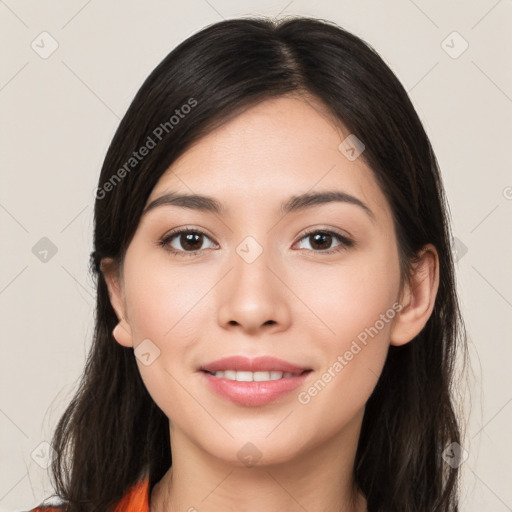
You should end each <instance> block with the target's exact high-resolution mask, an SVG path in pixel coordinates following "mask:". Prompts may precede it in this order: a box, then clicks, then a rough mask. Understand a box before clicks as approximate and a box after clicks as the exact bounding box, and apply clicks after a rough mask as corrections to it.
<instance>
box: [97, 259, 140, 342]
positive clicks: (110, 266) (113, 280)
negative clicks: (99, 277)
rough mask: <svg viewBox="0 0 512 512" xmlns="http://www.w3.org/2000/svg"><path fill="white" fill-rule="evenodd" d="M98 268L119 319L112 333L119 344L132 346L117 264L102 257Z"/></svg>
mask: <svg viewBox="0 0 512 512" xmlns="http://www.w3.org/2000/svg"><path fill="white" fill-rule="evenodd" d="M100 269H101V273H102V274H103V277H104V279H105V282H106V284H107V288H108V294H109V297H110V303H111V304H112V307H113V308H114V311H115V313H116V316H117V318H118V320H119V323H118V324H117V325H116V326H115V327H114V329H113V331H112V335H113V336H114V338H115V340H116V341H117V342H118V343H119V344H120V345H123V346H124V347H133V337H132V330H131V327H130V324H129V323H128V319H127V317H126V302H125V299H124V290H123V285H122V278H121V275H120V274H121V273H120V270H119V266H118V265H117V264H116V263H115V262H114V260H113V259H112V258H103V259H102V260H101V262H100Z"/></svg>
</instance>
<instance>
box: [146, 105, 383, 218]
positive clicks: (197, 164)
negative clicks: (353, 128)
mask: <svg viewBox="0 0 512 512" xmlns="http://www.w3.org/2000/svg"><path fill="white" fill-rule="evenodd" d="M349 135H350V132H349V131H348V130H347V129H346V128H345V127H344V126H343V125H342V124H341V123H334V122H333V119H332V116H331V115H330V114H329V113H328V112H326V110H325V108H324V107H323V106H322V105H321V104H320V103H319V102H316V101H315V100H314V99H311V98H307V99H305V98H299V97H279V98H274V99H269V100H266V101H264V102H262V103H259V104H257V105H256V106H253V107H251V108H249V109H248V110H246V111H244V112H243V113H241V114H240V115H238V116H236V117H234V118H233V119H231V120H229V121H228V122H226V123H225V124H223V125H222V126H220V127H218V128H217V129H215V130H214V131H212V132H211V133H209V134H208V135H206V136H204V137H203V138H201V139H200V140H199V141H197V142H196V143H195V144H194V145H193V146H191V147H190V148H189V149H188V150H187V151H185V152H184V153H183V154H182V155H181V156H180V157H179V158H178V159H177V160H176V161H175V162H174V163H173V164H172V165H171V166H170V168H169V169H168V170H167V171H166V172H165V173H164V174H163V175H162V176H161V178H160V180H159V181H158V183H157V184H156V186H155V187H154V189H153V191H152V193H151V195H150V197H149V198H148V203H150V202H151V201H153V200H154V199H155V198H158V197H159V196H161V195H162V194H164V193H167V192H169V191H176V192H181V193H187V194H201V195H208V196H213V197H215V198H218V199H219V201H220V202H221V203H222V204H223V205H225V210H226V213H227V214H230V213H233V214H236V213H237V211H238V212H239V211H240V210H241V209H243V210H244V211H245V212H249V211H251V210H253V211H258V210H261V209H262V208H264V207H267V206H273V207H276V206H277V205H278V203H279V204H281V203H282V201H283V200H285V199H287V198H289V197H290V196H292V195H298V194H303V193H305V192H315V191H317V190H321V191H325V190H336V191H342V192H345V193H347V194H350V195H353V196H355V197H357V198H359V199H360V200H361V201H363V202H364V203H366V204H368V205H369V206H370V205H371V206H370V207H371V209H372V210H373V211H374V212H375V214H376V216H377V217H386V216H387V217H389V216H390V211H389V207H388V205H387V201H386V199H385V197H384V195H383V194H382V191H381V190H380V188H379V186H378V184H377V182H376V181H375V177H374V175H373V172H372V171H371V169H370V168H369V167H368V166H367V165H366V164H365V162H364V161H363V160H362V158H357V159H355V160H349V159H348V158H347V157H346V156H345V154H344V153H343V152H342V151H341V150H340V149H339V146H340V143H341V142H342V141H343V140H344V139H345V138H346V137H347V136H349ZM233 209H234V210H236V211H232V210H233Z"/></svg>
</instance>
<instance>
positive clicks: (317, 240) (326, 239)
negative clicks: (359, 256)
mask: <svg viewBox="0 0 512 512" xmlns="http://www.w3.org/2000/svg"><path fill="white" fill-rule="evenodd" d="M301 240H307V241H308V242H309V245H310V249H309V248H307V247H306V249H308V250H312V251H314V252H320V253H325V254H331V253H334V252H338V251H341V250H344V249H346V248H348V247H352V246H353V245H354V242H352V240H349V239H348V238H346V237H345V236H342V235H340V234H339V233H335V232H334V231H329V230H316V231H310V232H309V233H306V234H305V235H304V236H303V237H302V238H301ZM336 240H338V242H339V243H338V244H337V245H335V246H334V248H331V245H332V243H333V241H336Z"/></svg>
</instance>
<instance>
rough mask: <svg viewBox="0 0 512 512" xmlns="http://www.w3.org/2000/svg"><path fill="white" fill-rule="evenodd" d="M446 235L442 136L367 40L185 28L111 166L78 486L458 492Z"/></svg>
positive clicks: (72, 443) (386, 510)
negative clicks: (438, 138)
mask: <svg viewBox="0 0 512 512" xmlns="http://www.w3.org/2000/svg"><path fill="white" fill-rule="evenodd" d="M450 246H451V234H450V226H449V218H448V209H447V203H446V199H445V195H444V191H443V186H442V181H441V177H440V173H439V170H438V166H437V162H436V158H435V155H434V153H433V150H432V147H431V144H430V142H429V139H428V137H427V135H426V133H425V131H424V129H423V127H422V124H421V122H420V120H419V118H418V116H417V114H416V112H415V110H414V108H413V106H412V104H411V102H410V100H409V98H408V96H407V94H406V92H405V90H404V88H403V87H402V85H401V84H400V83H399V81H398V79H397V78H396V77H395V76H394V74H393V73H392V72H391V70H390V69H389V68H388V67H387V66H386V64H385V63H384V62H383V60H382V59H381V58H380V57H379V56H378V55H377V53H376V52H375V51H374V50H373V49H372V48H370V47H369V46H368V45H367V44H366V43H364V42H363V41H362V40H361V39H359V38H357V37H356V36H354V35H352V34H350V33H348V32H346V31H345V30H343V29H341V28H339V27H338V26H336V25H335V24H333V23H330V22H326V21H320V20H315V19H309V18H292V19H288V20H284V21H280V22H276V21H271V20H268V19H257V18H253V19H233V20H227V21H223V22H220V23H217V24H214V25H211V26H209V27H207V28H205V29H203V30H202V31H200V32H198V33H197V34H195V35H193V36H192V37H190V38H188V39H187V40H186V41H184V42H183V43H182V44H180V45H179V46H178V47H177V48H176V49H175V50H173V51H172V52H171V53H170V54H169V55H168V56H167V57H166V58H165V59H164V60H163V61H162V62H161V63H160V64H159V65H158V66H157V68H156V69H155V70H154V71H153V72H152V73H151V75H150V76H149V77H148V78H147V80H146V81H145V83H144V84H143V85H142V87H141V89H140V90H139V92H138V93H137V95H136V97H135V99H134V100H133V102H132V104H131V106H130V107H129V109H128V111H127V113H126V115H125V116H124V118H123V119H122V121H121V123H120V126H119V128H118V130H117V133H116V134H115V136H114V139H113V141H112V143H111V145H110V148H109V150H108V152H107V155H106V158H105V162H104V165H103V168H102V171H101V176H100V179H99V185H98V188H97V191H96V204H95V230H94V248H95V250H94V252H93V254H92V261H93V268H94V270H95V272H96V273H97V287H98V288H97V313H96V328H95V335H94V343H93V346H92V349H91V352H90V354H89V358H88V361H87V365H86V368H85V372H84V375H83V379H82V383H81V386H80V389H79V390H78V392H77V394H76V396H75V398H74V399H73V401H72V403H71V404H70V405H69V407H68V409H67V410H66V412H65V413H64V415H63V417H62V418H61V420H60V422H59V424H58V426H57V429H56V432H55V435H54V439H53V443H52V444H53V447H54V449H55V450H56V457H55V460H54V461H53V465H52V471H53V478H54V480H55V488H56V490H57V496H58V497H59V498H60V499H61V500H62V501H63V507H64V504H65V505H67V508H66V510H69V511H71V512H75V511H76V512H78V511H93V510H94V511H106V510H115V512H121V511H135V510H137V511H151V512H164V511H175V510H189V511H194V510H198V511H218V510H234V509H235V507H236V508H237V510H248V511H262V510H265V511H277V510H288V511H296V510H297V511H298V510H308V511H311V512H314V511H322V512H324V511H338V510H344V511H350V512H362V511H370V512H377V511H379V512H391V511H393V512H396V511H400V512H409V511H410V512H412V511H414V512H418V511H421V512H432V511H437V512H441V511H443V512H448V511H456V510H458V497H457V485H458V479H459V473H458V465H457V464H447V463H446V462H445V461H444V460H443V457H442V454H443V451H444V450H445V449H446V447H448V446H456V445H454V444H453V443H457V445H458V443H461V442H462V441H461V435H462V434H461V422H460V419H459V418H457V416H456V414H455V410H456V408H455V404H454V403H453V400H452V397H451V392H450V391H451V387H452V383H453V370H454V362H455V357H456V354H457V348H458V347H459V346H460V349H461V351H462V352H461V354H462V355H465V350H466V348H465V336H464V326H463V321H462V318H461V315H460V310H459V306H458V301H457V295H456V289H455V280H454V267H453V260H452V253H451V247H450ZM171 462H172V464H171ZM62 509H64V508H62ZM37 510H43V508H39V509H37ZM50 510H51V509H50ZM56 510H60V509H56Z"/></svg>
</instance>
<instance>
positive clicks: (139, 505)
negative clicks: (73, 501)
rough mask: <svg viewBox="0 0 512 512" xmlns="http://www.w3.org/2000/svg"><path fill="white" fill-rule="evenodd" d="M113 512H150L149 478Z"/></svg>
mask: <svg viewBox="0 0 512 512" xmlns="http://www.w3.org/2000/svg"><path fill="white" fill-rule="evenodd" d="M30 512H65V509H62V508H53V507H50V508H41V507H39V508H35V509H33V510H31V511H30ZM113 512H149V477H146V478H144V479H142V480H139V481H138V482H137V483H136V484H134V485H132V487H130V488H129V489H128V490H127V491H126V493H125V495H124V496H123V497H122V498H121V500H120V501H119V502H118V503H117V505H116V506H115V508H114V510H113Z"/></svg>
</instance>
